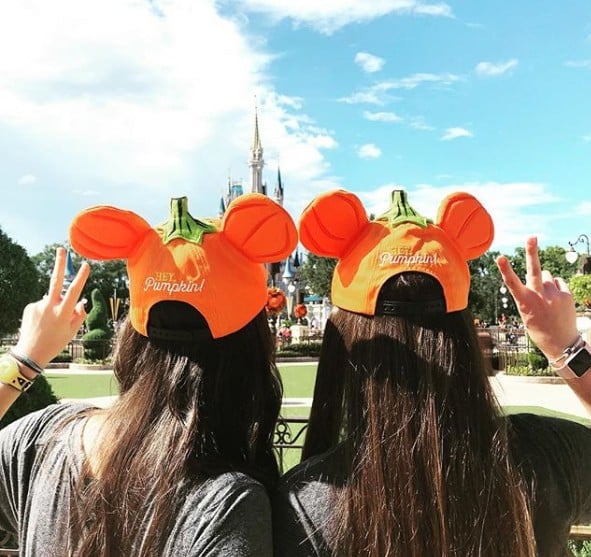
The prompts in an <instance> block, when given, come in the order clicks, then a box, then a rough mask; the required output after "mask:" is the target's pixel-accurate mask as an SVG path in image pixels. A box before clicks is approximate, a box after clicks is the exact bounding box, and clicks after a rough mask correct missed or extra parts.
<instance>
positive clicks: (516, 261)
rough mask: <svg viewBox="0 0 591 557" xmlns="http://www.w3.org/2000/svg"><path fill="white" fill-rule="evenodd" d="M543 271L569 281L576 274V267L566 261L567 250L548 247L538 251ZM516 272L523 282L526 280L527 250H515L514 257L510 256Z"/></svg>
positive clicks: (558, 247)
mask: <svg viewBox="0 0 591 557" xmlns="http://www.w3.org/2000/svg"><path fill="white" fill-rule="evenodd" d="M538 253H539V256H540V265H541V266H542V269H546V270H547V271H550V272H551V273H552V275H553V276H555V277H562V278H563V279H564V280H566V281H568V279H569V278H570V277H572V276H573V274H574V273H575V272H576V270H577V269H576V266H575V265H572V264H571V263H569V262H568V261H567V260H566V257H565V253H566V251H565V249H564V248H563V247H560V246H548V247H547V248H544V249H540V250H539V251H538ZM508 258H509V261H511V265H512V266H513V269H515V272H516V273H517V275H518V276H519V277H521V279H522V280H525V249H524V248H521V247H519V248H515V253H514V255H510V256H508Z"/></svg>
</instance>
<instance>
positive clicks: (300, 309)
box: [293, 304, 308, 319]
mask: <svg viewBox="0 0 591 557" xmlns="http://www.w3.org/2000/svg"><path fill="white" fill-rule="evenodd" d="M293 314H294V316H295V318H296V319H302V317H306V315H308V308H307V307H306V306H305V305H304V304H298V305H297V306H296V307H295V308H294V310H293Z"/></svg>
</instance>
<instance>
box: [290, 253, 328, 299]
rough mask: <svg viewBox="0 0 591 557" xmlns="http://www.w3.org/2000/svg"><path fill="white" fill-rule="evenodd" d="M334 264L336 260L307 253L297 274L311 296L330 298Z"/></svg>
mask: <svg viewBox="0 0 591 557" xmlns="http://www.w3.org/2000/svg"><path fill="white" fill-rule="evenodd" d="M336 264H337V260H336V259H332V258H330V257H320V256H318V255H314V254H313V253H308V256H307V257H306V261H304V263H303V265H301V266H300V268H299V274H300V277H301V278H302V279H303V281H304V282H305V284H307V285H308V286H309V287H310V291H311V292H312V293H313V294H317V295H318V296H322V297H325V296H326V297H330V285H331V282H332V275H333V273H334V268H335V266H336Z"/></svg>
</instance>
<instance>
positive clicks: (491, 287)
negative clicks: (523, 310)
mask: <svg viewBox="0 0 591 557" xmlns="http://www.w3.org/2000/svg"><path fill="white" fill-rule="evenodd" d="M498 255H499V252H497V251H487V252H486V253H484V254H483V255H481V256H480V257H478V258H477V259H472V260H471V261H468V267H469V268H470V294H469V296H468V306H469V308H470V310H471V311H472V314H473V315H474V317H476V318H478V319H480V320H483V321H487V322H488V323H496V322H497V318H498V316H499V314H500V311H499V310H500V298H501V294H500V292H499V288H500V287H501V286H502V284H503V281H502V280H501V274H500V273H499V270H498V269H497V265H496V263H495V262H496V259H497V257H498ZM507 309H509V308H507ZM504 311H505V310H504ZM505 314H506V315H507V311H505Z"/></svg>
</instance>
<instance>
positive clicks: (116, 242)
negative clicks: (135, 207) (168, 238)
mask: <svg viewBox="0 0 591 557" xmlns="http://www.w3.org/2000/svg"><path fill="white" fill-rule="evenodd" d="M150 229H151V227H150V225H149V224H148V223H147V222H146V221H145V220H144V219H143V218H142V217H140V216H139V215H137V214H135V213H133V212H132V211H125V210H123V209H117V208H116V207H110V206H107V205H102V206H98V207H91V208H90V209H86V210H85V211H82V212H80V213H78V215H76V216H75V217H74V220H73V221H72V224H71V225H70V244H71V245H72V247H73V248H74V250H75V251H76V252H77V253H79V254H80V255H83V256H84V257H88V258H89V259H96V260H105V259H127V258H128V257H129V256H130V255H131V254H132V253H133V251H134V249H135V247H136V245H137V244H138V242H139V241H140V240H141V239H142V238H143V237H144V235H145V234H146V233H147V232H148V231H149V230H150Z"/></svg>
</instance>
